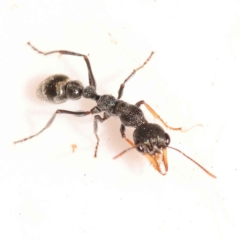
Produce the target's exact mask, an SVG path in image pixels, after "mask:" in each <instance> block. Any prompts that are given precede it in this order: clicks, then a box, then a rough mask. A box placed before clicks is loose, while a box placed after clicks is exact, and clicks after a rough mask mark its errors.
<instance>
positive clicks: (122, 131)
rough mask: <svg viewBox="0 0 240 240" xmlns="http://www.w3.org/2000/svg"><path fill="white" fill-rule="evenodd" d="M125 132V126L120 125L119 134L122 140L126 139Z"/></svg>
mask: <svg viewBox="0 0 240 240" xmlns="http://www.w3.org/2000/svg"><path fill="white" fill-rule="evenodd" d="M125 132H126V128H125V126H124V125H123V124H121V127H120V133H121V135H122V138H126V134H125Z"/></svg>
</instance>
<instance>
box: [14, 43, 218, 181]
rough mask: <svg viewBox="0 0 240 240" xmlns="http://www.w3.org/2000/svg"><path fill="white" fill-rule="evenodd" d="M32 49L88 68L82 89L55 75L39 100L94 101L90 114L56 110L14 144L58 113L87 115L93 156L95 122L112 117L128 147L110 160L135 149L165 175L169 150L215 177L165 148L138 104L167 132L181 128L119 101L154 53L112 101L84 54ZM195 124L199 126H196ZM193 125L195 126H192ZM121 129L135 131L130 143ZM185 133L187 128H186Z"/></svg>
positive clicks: (161, 131) (160, 131)
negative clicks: (117, 121)
mask: <svg viewBox="0 0 240 240" xmlns="http://www.w3.org/2000/svg"><path fill="white" fill-rule="evenodd" d="M27 44H28V45H29V46H30V47H31V48H32V49H33V50H35V51H36V52H38V53H40V54H43V55H50V54H54V53H60V54H64V55H72V56H78V57H83V59H84V61H85V62H86V65H87V69H88V76H89V86H87V87H83V85H82V83H81V82H80V81H76V80H74V81H73V80H70V79H69V77H68V76H66V75H63V74H55V75H52V76H50V77H48V78H47V79H45V80H44V81H43V82H42V83H41V84H40V86H39V87H38V89H37V95H38V97H39V98H41V99H42V100H45V101H48V102H51V103H55V104H58V103H63V102H65V101H66V100H68V99H71V100H78V99H80V98H81V97H84V98H88V99H92V100H94V101H96V104H97V105H96V106H95V107H93V108H92V109H91V110H90V111H76V112H75V111H68V110H62V109H58V110H56V112H55V113H54V114H53V115H52V117H51V118H50V120H49V121H48V122H47V124H46V125H45V127H44V128H43V129H42V130H40V131H39V132H38V133H36V134H34V135H31V136H29V137H27V138H23V139H21V140H19V141H15V142H14V144H17V143H20V142H24V141H26V140H29V139H31V138H33V137H36V136H38V135H39V134H40V133H42V132H43V131H44V130H46V129H47V128H49V127H50V126H51V124H52V123H53V121H54V119H55V117H56V116H57V115H58V114H70V115H74V116H76V117H84V116H87V115H90V114H92V115H94V123H93V129H94V134H95V136H96V139H97V143H96V147H95V151H94V157H97V150H98V146H99V137H98V134H97V131H98V122H101V123H102V122H104V121H105V120H107V119H108V118H110V117H112V116H115V117H118V118H119V119H120V121H121V127H120V133H121V135H122V138H124V139H125V140H126V141H127V142H128V143H129V144H130V145H131V146H132V147H131V148H129V149H126V150H125V151H123V152H121V153H120V154H118V155H117V156H115V157H114V159H115V158H117V157H119V156H121V155H122V154H123V153H125V152H126V151H129V150H131V149H136V150H137V151H138V152H140V153H142V154H144V155H145V156H146V157H147V158H148V160H149V161H150V163H151V164H152V165H153V167H154V168H155V169H156V170H157V171H158V172H159V173H161V174H162V175H165V174H166V173H167V171H168V161H167V150H166V149H167V148H171V149H173V150H175V151H178V152H179V153H181V154H183V155H184V156H185V157H186V158H188V159H189V160H191V161H192V162H194V163H195V164H196V165H198V166H199V167H200V168H201V169H202V170H203V171H205V172H206V173H207V174H208V175H210V176H211V177H213V178H216V176H214V175H213V174H212V173H210V172H209V171H208V170H206V169H205V168H204V167H202V166H201V165H200V164H199V163H197V162H196V161H195V160H193V159H192V158H190V157H189V156H187V155H186V154H185V153H183V152H182V151H180V150H179V149H176V148H174V147H171V146H169V144H170V137H169V135H168V134H167V133H166V132H165V131H164V129H163V128H162V127H161V126H159V125H158V124H154V123H148V121H147V120H146V119H145V117H144V114H143V112H142V110H141V109H140V106H141V105H144V106H145V107H146V108H147V110H148V111H150V113H151V114H152V115H153V116H154V117H155V118H157V119H158V120H160V121H161V122H162V123H163V125H164V126H165V127H166V128H168V129H170V130H176V131H183V129H182V128H174V127H170V126H168V125H167V124H166V123H165V122H164V121H163V119H162V118H161V117H160V116H159V115H158V114H157V113H156V112H155V111H154V110H153V109H152V108H151V107H150V106H149V105H148V104H147V103H146V102H145V101H143V100H141V101H139V102H137V103H136V104H135V105H132V104H129V103H127V102H124V101H122V100H120V99H121V97H122V95H123V90H124V87H125V84H126V83H127V82H128V80H129V79H130V78H131V77H132V76H133V75H135V73H136V72H137V71H138V70H140V69H141V68H143V67H144V66H145V65H146V64H147V63H148V62H149V60H150V59H151V58H152V56H153V54H154V52H151V54H150V55H149V57H148V58H147V59H146V61H145V62H144V63H143V64H142V65H141V66H139V67H138V68H136V69H134V70H133V71H132V73H131V74H130V75H129V76H128V77H127V78H126V79H125V80H124V81H123V83H122V84H121V85H120V88H119V90H118V97H117V98H115V97H114V96H112V95H108V94H106V95H98V94H97V92H96V88H97V85H96V81H95V78H94V75H93V72H92V68H91V64H90V61H89V59H88V56H87V55H84V54H80V53H76V52H71V51H67V50H55V51H49V52H42V51H40V50H38V49H37V48H36V47H34V46H33V45H32V44H31V43H30V42H28V43H27ZM101 112H103V117H101V116H100V115H98V114H99V113H101ZM198 125H199V124H198ZM195 126H196V125H195ZM125 127H133V128H135V130H134V132H133V141H134V143H133V142H132V141H131V140H129V139H128V138H127V137H126V134H125ZM188 130H189V129H188Z"/></svg>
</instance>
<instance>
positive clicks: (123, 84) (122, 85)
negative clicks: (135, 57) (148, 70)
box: [118, 52, 154, 99]
mask: <svg viewBox="0 0 240 240" xmlns="http://www.w3.org/2000/svg"><path fill="white" fill-rule="evenodd" d="M153 54H154V52H151V54H150V55H149V57H148V58H147V60H146V61H145V62H144V63H143V64H142V65H141V66H140V67H138V68H136V69H134V70H133V71H132V73H131V74H130V75H129V76H128V77H127V78H126V79H125V80H124V82H123V83H122V84H121V85H120V88H119V90H118V99H120V98H121V97H122V95H123V89H124V87H125V84H126V82H127V81H128V80H129V79H130V78H131V77H132V76H133V75H134V74H135V73H136V72H137V71H138V70H140V69H141V68H143V67H144V66H145V65H146V64H147V62H148V61H149V60H150V59H151V57H152V55H153Z"/></svg>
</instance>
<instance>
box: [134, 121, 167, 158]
mask: <svg viewBox="0 0 240 240" xmlns="http://www.w3.org/2000/svg"><path fill="white" fill-rule="evenodd" d="M133 140H134V144H135V145H138V147H137V150H138V151H139V152H141V153H143V154H147V153H148V154H150V155H159V154H162V150H163V148H166V147H167V146H168V145H169V143H170V137H169V135H168V134H167V133H165V131H164V130H163V128H161V127H160V126H159V125H157V124H153V123H144V124H142V125H140V126H139V127H137V128H136V129H135V131H134V132H133Z"/></svg>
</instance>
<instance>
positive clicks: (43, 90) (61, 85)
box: [37, 74, 84, 103]
mask: <svg viewBox="0 0 240 240" xmlns="http://www.w3.org/2000/svg"><path fill="white" fill-rule="evenodd" d="M83 89H84V87H83V85H82V83H81V82H80V81H72V80H70V79H69V77H68V76H66V75H63V74H55V75H51V76H50V77H48V78H46V79H45V80H44V81H43V82H41V84H40V85H39V87H38V89H37V96H38V97H39V98H40V99H41V100H43V101H47V102H51V103H63V102H65V101H66V100H68V99H71V100H78V99H79V98H81V96H82V93H83Z"/></svg>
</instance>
